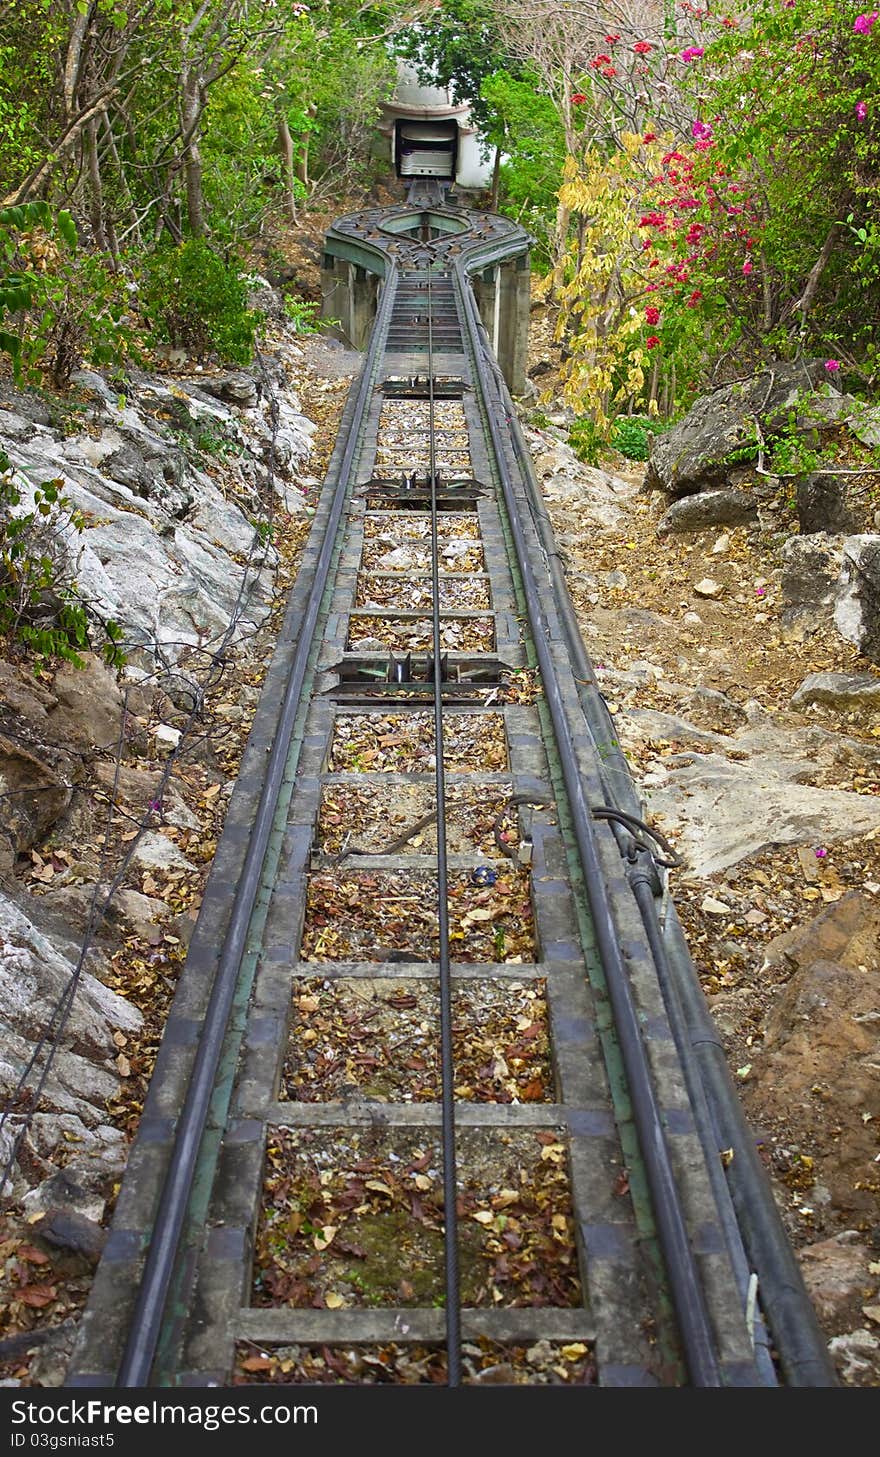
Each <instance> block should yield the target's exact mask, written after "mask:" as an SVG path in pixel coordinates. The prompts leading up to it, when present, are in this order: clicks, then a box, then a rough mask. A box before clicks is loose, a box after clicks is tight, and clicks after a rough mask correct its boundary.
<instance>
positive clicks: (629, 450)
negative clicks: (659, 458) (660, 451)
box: [610, 415, 663, 460]
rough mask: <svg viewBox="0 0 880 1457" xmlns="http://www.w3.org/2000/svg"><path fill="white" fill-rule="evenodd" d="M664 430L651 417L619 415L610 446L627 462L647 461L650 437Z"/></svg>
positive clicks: (613, 427)
mask: <svg viewBox="0 0 880 1457" xmlns="http://www.w3.org/2000/svg"><path fill="white" fill-rule="evenodd" d="M662 428H663V427H662V425H661V424H660V422H659V421H658V420H655V419H653V418H652V417H651V416H650V415H618V416H617V419H616V420H614V422H613V423H612V426H611V437H610V444H611V446H612V448H613V449H614V450H616V451H617V452H618V453H619V454H620V455H622V456H624V457H625V458H626V459H627V460H647V459H648V454H649V443H650V436H651V435H656V434H657V433H658V431H660V430H662Z"/></svg>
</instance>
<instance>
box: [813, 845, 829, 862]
mask: <svg viewBox="0 0 880 1457" xmlns="http://www.w3.org/2000/svg"><path fill="white" fill-rule="evenodd" d="M815 853H816V859H817V860H824V859H825V856H826V855H827V854H828V851H827V850H826V849H824V847H823V846H822V845H817V846H816V852H815Z"/></svg>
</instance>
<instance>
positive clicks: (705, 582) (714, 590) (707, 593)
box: [694, 577, 724, 597]
mask: <svg viewBox="0 0 880 1457" xmlns="http://www.w3.org/2000/svg"><path fill="white" fill-rule="evenodd" d="M723 591H724V587H723V585H722V583H721V582H716V581H715V579H714V577H703V578H702V580H701V581H699V582H694V592H695V593H696V595H697V596H698V597H720V596H721V595H722V593H723Z"/></svg>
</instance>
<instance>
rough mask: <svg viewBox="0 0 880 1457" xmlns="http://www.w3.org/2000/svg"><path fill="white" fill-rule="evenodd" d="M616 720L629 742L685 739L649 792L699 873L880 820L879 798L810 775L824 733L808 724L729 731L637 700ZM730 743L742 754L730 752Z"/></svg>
mask: <svg viewBox="0 0 880 1457" xmlns="http://www.w3.org/2000/svg"><path fill="white" fill-rule="evenodd" d="M618 727H619V733H620V737H621V742H622V744H623V746H624V748H627V747H628V746H629V745H630V744H633V745H637V744H639V743H643V742H644V740H645V739H667V740H669V741H670V742H673V743H676V744H678V745H680V746H681V747H680V751H679V752H678V753H677V754H674V755H670V756H668V757H666V758H665V759H664V767H665V769H666V771H667V774H668V777H667V779H666V780H665V782H664V783H663V784H662V785H660V786H658V787H657V788H655V789H654V790H652V794H651V807H652V810H653V811H654V813H655V814H656V815H657V816H658V818H659V820H660V822H661V825H665V826H667V827H671V828H673V829H674V830H675V833H676V846H677V848H678V849H679V850H680V851H681V852H682V853H683V854H684V855H685V858H686V860H687V863H688V867H689V870H690V872H691V873H692V874H694V875H696V876H706V875H711V874H712V873H713V872H715V871H718V870H726V869H727V868H728V866H730V865H735V864H736V863H737V862H738V861H739V860H742V859H744V858H745V857H746V856H748V855H752V854H755V853H757V852H758V851H760V850H762V849H765V848H766V847H767V846H768V845H773V844H800V843H806V844H813V845H816V844H825V845H828V844H833V843H834V841H835V840H843V839H849V838H851V837H852V836H853V835H858V834H860V833H862V832H866V831H868V830H872V829H878V828H880V804H877V803H876V801H875V800H873V799H872V798H871V796H869V795H862V794H855V793H851V792H849V791H847V790H842V789H834V788H830V789H829V788H824V787H821V786H816V785H814V784H812V783H811V782H810V781H811V780H812V779H813V778H815V776H816V773H817V749H816V745H817V744H820V743H822V742H823V741H821V740H818V739H816V738H814V737H813V736H812V735H811V734H810V732H809V731H800V732H799V733H793V734H787V733H784V732H781V731H780V730H777V729H776V728H775V727H774V725H773V724H772V722H771V723H770V724H764V723H760V722H759V723H755V724H749V725H748V726H747V727H746V728H743V729H740V730H739V731H738V732H736V733H735V734H733V735H732V736H726V735H721V734H718V733H712V732H708V731H706V730H705V729H698V728H697V727H695V725H693V724H692V723H689V722H688V721H687V720H685V719H680V718H677V717H675V716H674V715H672V714H666V713H660V712H658V711H657V710H654V709H639V708H635V709H628V710H627V713H626V716H625V718H623V717H622V716H621V717H620V718H619V719H618ZM831 739H832V741H834V736H831ZM731 750H734V751H735V752H736V754H737V759H735V760H732V759H729V758H728V757H727V754H728V753H729V752H730V751H731ZM869 752H870V753H873V752H874V751H873V748H871V749H870V750H869Z"/></svg>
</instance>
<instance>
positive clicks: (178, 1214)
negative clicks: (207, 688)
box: [116, 260, 396, 1387]
mask: <svg viewBox="0 0 880 1457" xmlns="http://www.w3.org/2000/svg"><path fill="white" fill-rule="evenodd" d="M395 284H396V268H395V266H394V264H393V262H391V260H389V271H388V273H387V274H386V278H385V291H384V293H383V296H382V299H381V302H380V304H379V309H378V311H377V315H376V321H375V324H374V326H373V332H372V338H371V344H370V349H369V352H368V354H367V357H366V359H365V360H364V365H363V369H362V371H361V375H360V379H359V382H358V392H357V395H356V403H355V409H354V415H353V420H352V428H351V431H350V433H349V436H348V441H347V443H346V448H345V452H344V454H343V457H342V461H341V463H340V468H339V475H338V478H337V481H336V485H335V489H334V495H333V500H332V504H331V507H330V511H329V515H328V518H327V525H326V530H325V534H324V538H323V541H322V543H321V550H320V553H319V555H318V560H317V562H316V565H315V569H314V577H313V580H312V584H311V588H310V591H309V596H308V600H307V602H306V606H305V608H304V611H303V618H302V622H301V624H300V628H299V632H298V634H297V641H296V648H295V650H294V656H293V661H292V663H291V666H290V674H289V677H288V680H287V685H286V688H285V692H284V698H283V700H282V705H281V711H280V714H279V718H278V727H277V730H276V733H275V738H274V741H273V744H272V749H271V753H270V755H269V760H268V763H267V765H266V777H265V779H264V781H263V787H262V790H261V793H260V800H259V804H258V807H257V811H256V814H255V817H254V824H253V830H252V832H251V836H250V840H249V842H248V848H247V854H246V856H245V861H244V865H243V867H242V872H241V876H240V878H239V881H238V884H237V886H236V891H235V898H234V900H233V903H232V911H231V914H230V918H229V923H228V925H227V928H226V932H225V935H224V940H223V946H222V950H221V953H220V959H219V962H218V965H217V971H216V973H215V976H214V982H213V985H212V988H211V996H210V999H209V1002H208V1006H207V1009H206V1012H205V1018H204V1022H203V1024H202V1031H201V1036H200V1039H199V1045H198V1049H197V1052H196V1056H195V1060H194V1063H193V1068H192V1073H191V1075H190V1080H189V1085H188V1087H187V1093H186V1099H185V1101H184V1105H183V1109H182V1111H181V1114H180V1118H179V1120H178V1124H177V1129H176V1132H175V1141H174V1147H173V1150H172V1154H171V1158H170V1161H169V1164H168V1169H167V1172H166V1175H165V1179H164V1182H163V1186H162V1192H161V1195H160V1198H159V1204H158V1208H157V1211H156V1216H155V1219H154V1222H153V1233H152V1238H151V1240H150V1245H149V1249H148V1251H147V1257H146V1261H145V1264H144V1272H143V1276H142V1279H141V1284H140V1288H139V1291H138V1297H137V1302H136V1305H135V1310H134V1314H133V1316H132V1320H131V1324H130V1327H129V1334H128V1339H127V1341H126V1346H125V1350H124V1352H123V1356H122V1360H121V1362H120V1365H119V1370H118V1372H117V1376H116V1385H117V1386H125V1387H139V1386H146V1385H148V1384H149V1380H150V1373H151V1371H152V1367H153V1361H154V1359H155V1355H156V1348H157V1346H158V1343H159V1338H160V1335H161V1329H162V1321H163V1317H164V1312H165V1305H166V1301H167V1296H168V1290H169V1287H170V1284H171V1279H172V1276H173V1272H174V1267H175V1261H176V1258H177V1252H178V1248H179V1245H180V1239H181V1235H182V1233H183V1227H184V1223H185V1220H186V1211H187V1207H188V1203H189V1198H190V1194H191V1191H192V1186H193V1180H194V1177H195V1171H196V1165H197V1162H198V1156H199V1149H200V1147H201V1142H202V1136H203V1133H204V1129H205V1126H206V1123H207V1119H208V1115H209V1112H210V1105H211V1097H212V1094H213V1091H214V1084H215V1080H216V1075H217V1069H218V1066H219V1062H220V1057H221V1054H222V1050H223V1042H224V1039H225V1036H226V1029H227V1025H228V1022H229V1016H230V1012H231V1009H232V1004H233V1000H234V997H235V989H236V985H237V982H238V977H239V973H240V969H241V961H242V957H243V955H244V950H245V943H246V939H247V933H248V929H249V926H250V922H251V917H252V914H253V909H254V904H255V902H256V898H257V894H258V891H259V887H260V880H261V876H262V871H263V863H264V861H265V858H266V851H267V848H268V845H269V838H270V835H271V830H272V823H273V819H274V815H275V810H276V807H277V803H278V798H279V794H280V791H281V785H282V780H283V778H284V773H285V769H286V766H287V759H288V754H289V751H290V744H291V740H292V737H293V728H294V722H295V719H296V715H297V711H298V709H299V706H300V700H301V698H302V691H303V685H304V683H305V680H306V672H307V668H308V660H309V656H310V654H311V650H312V646H313V641H314V635H315V628H316V625H317V621H318V616H319V612H320V607H321V601H322V599H323V596H324V590H325V587H326V585H327V581H328V578H329V573H330V566H331V561H332V557H333V550H334V546H335V543H336V538H337V534H338V531H339V525H340V521H341V519H342V511H343V507H344V504H345V500H346V497H347V494H348V488H349V481H350V476H351V471H352V466H353V463H354V457H355V451H356V449H357V446H358V445H359V443H360V434H361V425H362V422H363V418H364V415H365V413H366V409H367V403H368V400H369V396H370V382H371V379H372V373H373V366H374V364H375V358H376V354H377V352H378V351H379V348H380V346H382V347H384V333H385V324H386V321H387V317H388V315H389V313H390V310H391V301H392V299H393V296H394V292H395V289H394V286H393V285H395Z"/></svg>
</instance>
